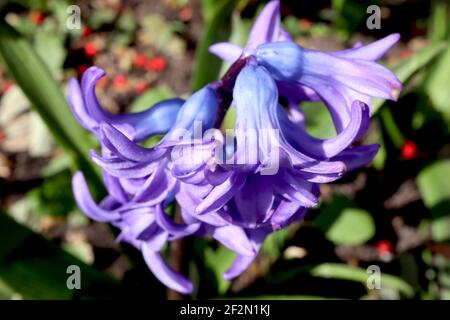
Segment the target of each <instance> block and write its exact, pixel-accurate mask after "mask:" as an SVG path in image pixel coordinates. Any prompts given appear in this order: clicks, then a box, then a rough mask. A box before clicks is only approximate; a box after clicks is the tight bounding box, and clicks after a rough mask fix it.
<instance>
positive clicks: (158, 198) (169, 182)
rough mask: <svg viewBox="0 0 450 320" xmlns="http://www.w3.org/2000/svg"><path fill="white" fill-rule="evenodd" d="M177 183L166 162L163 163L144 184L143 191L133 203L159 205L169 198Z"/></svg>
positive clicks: (137, 194)
mask: <svg viewBox="0 0 450 320" xmlns="http://www.w3.org/2000/svg"><path fill="white" fill-rule="evenodd" d="M175 183H176V179H175V178H174V177H173V176H172V175H171V174H170V173H169V172H167V169H166V161H163V162H161V163H159V165H158V167H157V168H156V170H155V171H154V172H153V173H152V175H151V176H150V177H149V178H148V179H147V181H146V182H145V183H144V185H143V186H142V188H141V191H140V192H138V193H136V195H135V197H134V198H133V201H135V202H145V203H146V204H148V205H155V204H158V203H160V202H162V201H164V199H165V198H167V196H168V195H169V193H170V192H171V191H172V189H173V188H174V186H175Z"/></svg>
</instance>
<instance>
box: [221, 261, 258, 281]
mask: <svg viewBox="0 0 450 320" xmlns="http://www.w3.org/2000/svg"><path fill="white" fill-rule="evenodd" d="M255 258H256V255H254V256H242V255H238V256H237V257H236V258H235V259H234V261H233V264H232V265H231V266H230V267H229V268H228V269H227V271H225V272H224V273H223V279H224V280H227V281H230V280H233V279H234V278H237V277H238V276H239V275H241V274H242V273H243V272H244V271H245V270H247V268H248V267H249V266H250V265H251V264H252V262H253V261H254V260H255Z"/></svg>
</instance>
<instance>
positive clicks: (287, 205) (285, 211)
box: [266, 199, 306, 230]
mask: <svg viewBox="0 0 450 320" xmlns="http://www.w3.org/2000/svg"><path fill="white" fill-rule="evenodd" d="M300 207H301V203H300V202H299V201H290V200H286V199H282V200H281V201H280V203H279V204H278V206H277V208H276V209H275V211H274V212H273V214H272V215H271V216H269V217H267V219H266V221H269V220H270V223H271V225H272V228H273V230H278V229H280V228H281V226H282V225H283V224H284V223H286V221H288V219H289V218H291V217H292V216H293V215H294V214H295V213H296V212H297V211H298V210H299V209H300ZM304 208H306V207H304Z"/></svg>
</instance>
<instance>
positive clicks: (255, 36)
mask: <svg viewBox="0 0 450 320" xmlns="http://www.w3.org/2000/svg"><path fill="white" fill-rule="evenodd" d="M280 20H281V18H280V2H279V1H278V0H273V1H270V2H269V3H268V4H267V5H266V6H265V7H264V9H263V10H262V12H261V13H260V14H259V16H258V17H257V18H256V21H255V23H254V24H253V27H252V30H251V31H250V36H249V37H248V42H247V46H246V49H248V50H253V49H256V47H258V46H259V45H260V44H263V43H266V42H271V41H274V40H275V39H277V38H278V36H279V35H280Z"/></svg>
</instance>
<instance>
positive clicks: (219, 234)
mask: <svg viewBox="0 0 450 320" xmlns="http://www.w3.org/2000/svg"><path fill="white" fill-rule="evenodd" d="M211 229H212V230H211ZM207 230H209V233H210V234H211V236H212V237H213V238H214V239H216V240H217V241H219V242H220V243H222V244H223V245H224V246H225V247H227V248H228V249H230V250H232V251H234V252H236V253H238V254H240V255H243V256H254V255H255V251H254V249H253V246H252V244H251V242H250V240H249V238H248V236H247V234H246V233H245V231H244V230H243V229H242V228H240V227H238V226H233V225H228V226H225V227H217V228H210V227H207Z"/></svg>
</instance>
